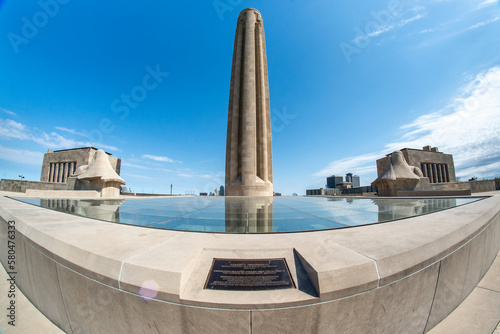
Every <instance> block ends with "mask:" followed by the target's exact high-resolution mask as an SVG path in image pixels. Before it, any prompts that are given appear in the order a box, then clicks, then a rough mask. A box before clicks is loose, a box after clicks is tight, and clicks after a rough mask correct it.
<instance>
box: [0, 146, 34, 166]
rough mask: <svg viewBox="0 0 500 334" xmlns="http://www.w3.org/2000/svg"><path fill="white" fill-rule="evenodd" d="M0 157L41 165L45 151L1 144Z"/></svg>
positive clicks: (26, 163) (21, 162)
mask: <svg viewBox="0 0 500 334" xmlns="http://www.w3.org/2000/svg"><path fill="white" fill-rule="evenodd" d="M0 159H1V160H6V161H12V162H15V163H20V164H25V165H34V166H41V165H42V160H43V153H41V152H36V151H27V150H20V149H17V148H10V147H5V146H2V145H0Z"/></svg>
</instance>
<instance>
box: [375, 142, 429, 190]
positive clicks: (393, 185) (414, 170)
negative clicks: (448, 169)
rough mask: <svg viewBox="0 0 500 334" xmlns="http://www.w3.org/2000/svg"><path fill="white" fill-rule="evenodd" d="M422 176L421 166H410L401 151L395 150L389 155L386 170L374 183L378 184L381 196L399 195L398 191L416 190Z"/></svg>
mask: <svg viewBox="0 0 500 334" xmlns="http://www.w3.org/2000/svg"><path fill="white" fill-rule="evenodd" d="M422 177H424V175H423V173H422V171H421V170H420V168H418V167H415V166H410V165H409V164H408V163H407V162H406V160H405V158H404V156H403V153H402V152H401V151H394V152H392V154H390V155H389V157H388V159H387V165H386V167H385V169H384V171H383V172H382V173H381V174H380V175H379V177H378V178H377V179H376V180H375V181H373V182H372V185H374V186H377V188H378V194H379V196H398V191H411V190H414V189H415V187H417V185H418V183H419V182H420V178H422Z"/></svg>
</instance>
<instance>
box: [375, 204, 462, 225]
mask: <svg viewBox="0 0 500 334" xmlns="http://www.w3.org/2000/svg"><path fill="white" fill-rule="evenodd" d="M372 202H373V203H374V204H375V205H377V207H378V221H379V222H384V221H388V220H394V219H401V218H407V217H413V216H418V215H422V214H425V213H430V212H435V211H440V210H444V209H447V208H451V207H454V206H457V200H456V199H455V198H426V199H389V200H387V199H372Z"/></svg>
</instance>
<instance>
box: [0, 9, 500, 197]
mask: <svg viewBox="0 0 500 334" xmlns="http://www.w3.org/2000/svg"><path fill="white" fill-rule="evenodd" d="M248 7H253V8H256V9H258V10H259V11H260V12H261V13H262V16H263V20H264V21H265V26H264V28H265V33H266V47H267V57H268V59H267V61H268V70H269V91H270V105H271V123H272V143H273V147H272V150H273V176H274V180H273V184H274V191H276V192H280V193H282V194H283V195H287V194H292V193H298V194H304V193H305V189H313V188H319V187H323V186H324V185H325V179H326V177H328V176H330V175H346V174H347V173H353V174H356V175H359V176H360V178H361V185H362V186H363V185H369V184H370V183H371V182H372V181H373V180H374V179H375V178H376V176H377V172H376V160H377V159H379V158H381V157H383V156H385V155H386V154H388V153H391V152H392V151H394V150H396V149H402V148H405V147H408V148H416V149H421V148H422V147H423V146H426V145H431V146H433V147H434V146H437V147H439V149H440V151H442V152H445V153H448V154H452V155H453V157H454V161H455V168H456V174H457V177H458V178H460V179H461V180H462V181H466V180H468V179H469V178H471V177H477V178H478V179H483V178H493V177H495V176H500V135H499V134H500V34H498V31H500V4H499V2H498V1H496V0H495V1H492V0H477V1H472V0H471V1H466V2H465V1H464V2H459V1H438V2H435V1H431V0H418V1H417V0H409V1H404V2H403V1H398V0H390V1H378V0H377V1H371V2H370V3H366V2H361V1H347V0H345V1H344V0H342V1H337V2H334V3H331V2H327V1H307V2H306V1H298V0H292V1H285V2H280V3H277V2H269V1H231V2H230V1H226V0H220V1H207V2H199V3H196V4H193V3H190V2H186V3H182V2H155V3H153V2H142V3H138V2H131V1H124V2H120V3H112V2H110V3H102V2H97V1H87V2H85V3H81V2H75V1H62V0H41V1H37V0H26V1H23V2H22V3H20V2H17V1H14V0H0V78H2V80H0V178H6V179H18V178H19V176H20V175H22V176H24V177H25V179H27V180H39V179H40V171H41V166H42V160H43V154H44V153H46V152H47V150H48V149H52V150H60V149H69V148H78V147H86V146H93V147H97V148H100V149H103V150H105V151H107V152H110V153H112V154H113V156H115V157H117V158H121V159H122V168H121V176H122V177H123V178H124V179H125V181H127V188H132V190H133V191H136V192H148V193H151V192H154V193H166V194H168V193H170V190H171V188H170V185H171V184H172V185H173V186H172V188H173V193H177V194H184V193H188V192H189V193H191V192H194V193H195V194H197V193H199V192H208V193H209V192H213V191H214V189H216V188H219V187H220V186H221V185H224V175H225V148H226V126H227V114H228V99H229V85H230V73H231V60H232V51H233V41H234V33H235V28H236V19H237V17H238V14H239V13H240V11H241V10H243V9H245V8H248Z"/></svg>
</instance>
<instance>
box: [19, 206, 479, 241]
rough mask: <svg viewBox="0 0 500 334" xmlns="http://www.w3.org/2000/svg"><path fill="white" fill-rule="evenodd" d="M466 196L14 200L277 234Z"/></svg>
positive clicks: (137, 219)
mask: <svg viewBox="0 0 500 334" xmlns="http://www.w3.org/2000/svg"><path fill="white" fill-rule="evenodd" d="M481 199H482V198H480V197H467V198H413V199H404V198H394V199H388V198H380V199H379V198H349V197H169V198H143V199H141V198H129V199H36V198H18V200H20V201H23V202H26V203H30V204H34V205H38V206H41V207H43V208H47V209H51V210H56V211H61V212H65V213H69V214H74V215H78V216H82V217H88V218H93V219H99V220H104V221H108V222H113V223H120V224H128V225H138V226H144V227H153V228H161V229H170V230H180V231H198V232H219V233H277V232H299V231H316V230H325V229H335V228H345V227H353V226H360V225H367V224H374V223H381V222H387V221H391V220H395V219H403V218H408V217H413V216H418V215H422V214H427V213H432V212H436V211H440V210H445V209H449V208H452V207H455V206H458V205H464V204H468V203H471V202H475V201H478V200H481Z"/></svg>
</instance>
